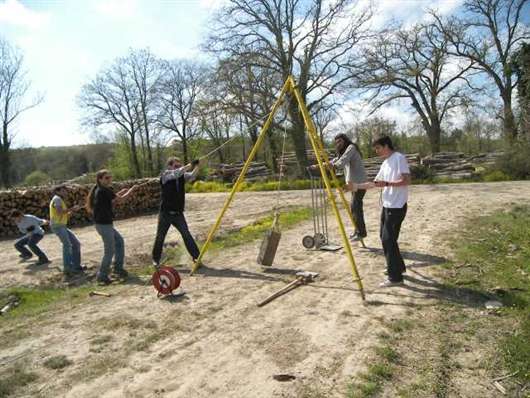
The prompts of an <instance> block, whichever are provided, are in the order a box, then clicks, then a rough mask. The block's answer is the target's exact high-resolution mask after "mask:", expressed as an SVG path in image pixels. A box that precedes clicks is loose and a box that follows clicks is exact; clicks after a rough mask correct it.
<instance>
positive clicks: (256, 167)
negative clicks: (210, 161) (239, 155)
mask: <svg viewBox="0 0 530 398" xmlns="http://www.w3.org/2000/svg"><path fill="white" fill-rule="evenodd" d="M243 165H244V163H243V162H240V163H233V164H220V165H219V166H217V167H216V168H215V169H214V171H213V172H212V173H211V174H210V176H209V177H210V179H217V180H221V181H223V182H235V180H237V177H238V176H239V174H241V170H242V169H243ZM272 175H273V173H272V170H270V169H269V168H268V167H267V165H266V164H265V162H251V163H250V167H249V169H248V171H247V174H246V178H245V180H246V181H264V180H267V179H269V178H270V177H272Z"/></svg>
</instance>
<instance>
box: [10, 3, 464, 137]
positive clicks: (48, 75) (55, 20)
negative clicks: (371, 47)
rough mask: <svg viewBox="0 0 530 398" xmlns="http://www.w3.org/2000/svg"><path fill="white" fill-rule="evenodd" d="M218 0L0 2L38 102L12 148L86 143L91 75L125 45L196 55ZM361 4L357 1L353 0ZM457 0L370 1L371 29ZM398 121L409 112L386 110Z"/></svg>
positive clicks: (447, 10) (419, 15) (414, 17)
mask: <svg viewBox="0 0 530 398" xmlns="http://www.w3.org/2000/svg"><path fill="white" fill-rule="evenodd" d="M219 1H222V0H0V36H3V37H4V38H6V39H7V40H9V41H10V42H11V43H13V44H15V45H16V46H18V47H19V48H20V49H21V50H22V51H23V52H24V55H25V66H26V68H27V69H28V71H29V78H30V79H31V81H32V83H33V90H34V92H41V93H43V94H44V97H45V101H44V102H43V103H42V104H41V105H39V106H38V107H37V108H35V109H32V110H30V111H28V112H27V113H25V114H24V115H22V116H21V119H20V121H19V123H18V124H17V125H16V130H17V137H16V142H15V145H16V146H17V147H20V146H42V145H46V146H48V145H73V144H82V143H87V142H89V140H90V135H89V134H88V133H89V132H88V131H83V129H82V127H81V126H80V120H79V119H80V111H79V109H78V107H77V104H76V97H77V95H78V94H79V91H80V88H81V86H82V85H83V84H84V83H86V82H88V81H89V80H90V79H91V78H93V77H94V76H95V75H96V73H97V72H98V70H99V69H100V68H101V67H102V66H104V65H105V64H106V63H110V62H112V60H113V59H115V58H116V57H119V56H122V55H124V54H125V53H126V52H127V51H128V49H129V48H131V47H132V48H145V47H149V48H150V49H151V50H152V51H153V52H154V53H155V54H156V55H158V56H160V57H163V58H166V59H171V58H183V57H184V58H186V57H196V56H198V55H199V48H198V47H199V44H200V42H201V38H202V36H203V34H204V33H205V29H207V27H208V19H209V17H210V16H211V13H212V12H213V10H214V9H215V7H216V6H218V4H219ZM361 1H364V0H361ZM368 1H369V0H366V2H368ZM461 2H462V0H378V1H375V3H376V4H377V6H378V9H379V11H378V13H377V17H376V21H375V22H376V23H377V24H384V23H385V21H388V19H389V18H391V17H392V18H397V19H404V20H417V19H421V18H422V17H423V16H424V13H425V9H426V8H427V7H432V8H437V9H439V11H441V12H442V13H450V12H451V11H453V10H454V9H455V8H456V7H457V6H458V5H460V3H461ZM386 113H387V115H388V116H389V117H391V118H395V119H398V122H399V121H401V122H403V121H405V120H408V119H409V118H410V116H409V114H407V113H405V112H403V111H402V109H400V108H399V106H396V107H389V108H387V110H386Z"/></svg>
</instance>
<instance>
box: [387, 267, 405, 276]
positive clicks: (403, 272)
mask: <svg viewBox="0 0 530 398" xmlns="http://www.w3.org/2000/svg"><path fill="white" fill-rule="evenodd" d="M383 273H384V274H385V275H388V271H385V272H383ZM401 273H402V274H406V273H407V269H406V268H405V269H404V270H403V271H401Z"/></svg>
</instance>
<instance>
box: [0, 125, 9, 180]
mask: <svg viewBox="0 0 530 398" xmlns="http://www.w3.org/2000/svg"><path fill="white" fill-rule="evenodd" d="M7 128H8V126H7V123H5V122H4V125H3V126H2V141H1V142H0V143H1V146H0V170H1V171H0V180H1V182H2V186H3V187H4V188H9V187H10V186H11V180H10V178H9V177H10V175H9V172H10V171H11V158H10V153H9V147H10V142H9V137H8V133H7Z"/></svg>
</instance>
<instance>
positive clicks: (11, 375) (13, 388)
mask: <svg viewBox="0 0 530 398" xmlns="http://www.w3.org/2000/svg"><path fill="white" fill-rule="evenodd" d="M37 379H38V375H37V374H36V373H33V372H28V371H26V370H25V369H24V368H23V367H22V366H20V365H17V366H13V367H10V368H8V369H6V370H4V371H2V372H1V373H0V397H9V396H11V395H14V394H15V393H16V392H17V391H18V390H20V389H22V388H24V387H25V386H27V385H28V384H31V383H33V382H34V381H36V380H37Z"/></svg>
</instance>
